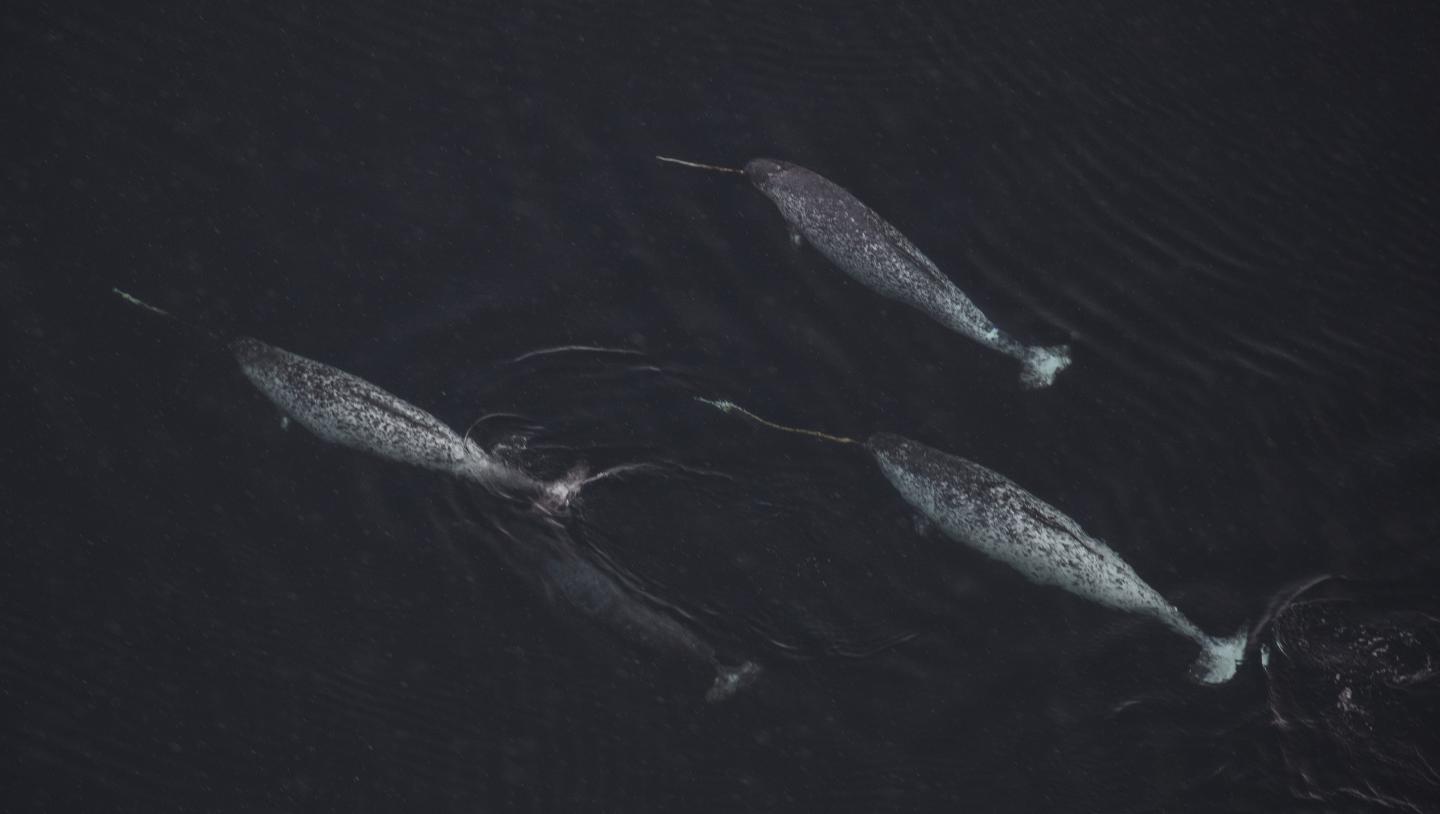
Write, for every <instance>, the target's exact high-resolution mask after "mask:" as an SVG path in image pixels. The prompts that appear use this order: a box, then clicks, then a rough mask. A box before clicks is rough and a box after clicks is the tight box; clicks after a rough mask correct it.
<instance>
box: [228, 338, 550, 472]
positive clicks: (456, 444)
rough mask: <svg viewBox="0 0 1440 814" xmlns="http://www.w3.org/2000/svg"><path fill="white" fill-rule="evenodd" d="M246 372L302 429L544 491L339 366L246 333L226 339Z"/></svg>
mask: <svg viewBox="0 0 1440 814" xmlns="http://www.w3.org/2000/svg"><path fill="white" fill-rule="evenodd" d="M230 349H231V351H232V352H233V353H234V354H235V358H236V360H237V361H238V362H239V363H240V369H241V370H243V371H244V372H245V375H246V377H248V378H249V379H250V381H251V382H253V383H254V384H255V386H256V387H257V388H259V390H260V392H262V393H264V394H265V395H266V396H268V397H269V398H270V400H271V401H273V402H275V405H276V406H277V407H279V408H280V409H281V410H283V411H284V412H285V413H286V414H287V415H289V416H290V417H291V418H292V419H294V420H295V421H296V422H297V423H299V424H301V425H302V426H304V427H305V429H307V430H309V431H310V432H313V433H314V434H315V435H317V436H319V437H320V438H322V439H324V440H326V441H329V442H331V443H334V444H340V445H341V446H347V447H351V448H353V449H358V450H362V451H364V452H368V453H371V454H373V455H378V456H380V457H382V458H388V459H390V460H392V461H400V462H402V463H407V464H413V465H415V466H422V467H425V468H427V469H438V470H441V471H445V472H452V473H454V474H457V475H461V476H464V477H468V478H470V479H472V480H476V481H480V482H482V483H486V484H490V485H498V486H504V487H509V488H514V489H528V490H536V491H543V490H544V489H545V488H546V487H545V486H544V485H542V484H540V483H538V482H537V481H535V480H533V479H531V478H530V477H529V476H527V475H525V474H524V473H523V472H520V471H518V470H515V469H513V468H511V467H507V466H505V465H504V464H502V463H500V462H498V461H496V460H494V459H493V458H491V457H489V456H488V455H486V454H485V453H484V451H482V450H481V449H480V448H479V447H478V446H477V445H475V444H474V443H471V442H467V441H465V440H464V439H462V438H461V437H460V436H459V435H457V434H456V433H455V431H454V430H452V429H450V428H449V427H447V426H445V424H444V423H442V422H441V421H440V420H439V419H438V418H436V417H435V416H433V415H430V414H429V413H427V412H425V411H424V410H421V409H420V408H419V407H416V406H415V405H413V404H410V403H409V402H407V401H404V400H403V399H400V398H398V397H397V396H395V395H393V394H391V393H387V392H386V391H384V390H381V389H380V388H378V387H376V386H375V385H373V384H371V383H369V382H367V381H365V380H364V379H361V378H360V377H358V376H353V375H351V374H349V373H346V372H345V371H343V370H340V369H338V368H334V367H331V366H330V365H327V364H322V363H320V362H317V361H315V360H313V359H307V358H305V357H304V356H300V355H298V354H294V353H291V352H289V351H286V350H281V349H280V348H276V347H272V346H270V345H267V344H265V343H264V342H261V341H259V340H257V339H250V338H248V337H244V338H240V339H236V340H234V341H233V342H231V343H230Z"/></svg>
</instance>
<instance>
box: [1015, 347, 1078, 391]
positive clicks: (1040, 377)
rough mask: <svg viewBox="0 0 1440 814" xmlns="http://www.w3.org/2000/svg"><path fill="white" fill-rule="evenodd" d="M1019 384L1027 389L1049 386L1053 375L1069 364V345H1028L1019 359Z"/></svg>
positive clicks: (1053, 379)
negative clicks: (1042, 346)
mask: <svg viewBox="0 0 1440 814" xmlns="http://www.w3.org/2000/svg"><path fill="white" fill-rule="evenodd" d="M1020 363H1021V365H1023V367H1021V369H1020V384H1021V385H1022V386H1023V387H1024V388H1025V389H1027V390H1038V389H1039V388H1041V387H1049V386H1050V385H1051V384H1053V383H1054V381H1055V376H1056V375H1057V374H1058V373H1059V372H1060V371H1062V370H1064V369H1065V368H1067V367H1069V366H1070V346H1069V345H1052V346H1050V347H1047V348H1041V347H1030V348H1026V349H1025V355H1024V356H1023V357H1022V358H1021V359H1020Z"/></svg>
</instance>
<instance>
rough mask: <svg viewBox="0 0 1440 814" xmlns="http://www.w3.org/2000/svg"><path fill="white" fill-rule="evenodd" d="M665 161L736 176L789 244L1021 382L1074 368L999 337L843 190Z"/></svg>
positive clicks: (1042, 380)
mask: <svg viewBox="0 0 1440 814" xmlns="http://www.w3.org/2000/svg"><path fill="white" fill-rule="evenodd" d="M656 157H657V158H659V159H660V160H661V161H669V162H671V163H676V164H684V165H685V166H689V167H698V168H701V169H708V170H719V171H722V172H731V173H739V174H742V175H744V176H745V177H746V178H748V179H750V183H752V184H754V185H755V188H756V189H759V190H760V191H761V192H762V193H764V194H765V196H766V197H768V198H769V199H770V200H771V201H773V202H774V203H775V206H776V207H777V208H778V209H779V210H780V215H781V216H782V217H783V218H785V222H786V223H787V224H789V227H790V234H791V237H792V239H794V240H795V242H796V243H797V244H798V243H800V242H802V241H806V242H809V243H810V245H812V246H814V247H815V248H816V250H818V251H819V252H820V253H821V254H822V255H824V256H825V257H826V258H827V259H828V260H829V261H830V262H831V263H834V264H835V265H836V266H837V267H839V269H840V270H841V271H843V272H845V273H846V274H848V275H850V276H851V277H853V278H855V279H856V280H858V281H860V283H862V284H863V285H865V286H867V287H869V288H870V289H872V290H873V291H875V292H876V293H878V294H880V295H882V296H885V297H888V298H890V299H892V300H897V301H899V302H903V303H905V304H906V305H909V306H911V307H913V308H915V309H917V310H919V311H921V312H922V313H924V314H925V315H927V316H929V317H930V318H931V319H933V320H935V321H936V322H939V323H940V324H941V325H944V326H945V327H947V328H949V329H950V330H952V331H955V332H956V333H959V334H962V335H964V336H968V337H970V338H971V339H973V340H975V341H976V342H979V343H980V344H981V345H984V346H985V347H987V348H990V349H992V350H996V351H999V352H1000V353H1003V354H1005V355H1006V356H1010V357H1013V358H1015V359H1018V360H1019V361H1020V365H1021V368H1020V383H1021V385H1022V386H1024V387H1026V388H1030V389H1035V388H1040V387H1047V386H1049V385H1050V384H1051V383H1053V382H1054V381H1055V376H1056V374H1058V373H1059V372H1060V371H1062V370H1064V369H1065V368H1066V367H1067V366H1069V364H1070V348H1069V346H1068V345H1054V346H1049V347H1041V346H1037V345H1025V344H1022V343H1021V342H1020V341H1019V340H1016V339H1015V338H1013V337H1011V336H1010V335H1009V334H1007V333H1005V332H1004V331H1002V330H1000V329H999V328H998V327H996V326H995V323H994V322H992V321H991V320H990V318H989V317H987V316H985V313H984V312H983V311H981V310H980V307H979V306H977V305H976V304H975V303H974V302H973V301H972V300H971V299H970V298H969V297H967V296H966V295H965V292H963V291H961V290H960V288H959V286H957V285H955V283H954V282H953V281H952V280H951V279H950V278H949V277H947V276H945V274H944V273H943V272H941V271H940V269H939V268H938V267H937V266H936V265H935V264H934V263H933V262H932V261H931V260H930V258H928V257H926V256H925V255H924V254H923V253H921V251H920V250H919V249H917V248H915V245H914V244H913V243H911V242H910V241H909V240H908V239H906V237H905V236H904V235H902V234H900V230H898V229H896V228H895V227H894V226H891V225H890V224H889V223H888V222H887V221H886V220H885V219H884V218H882V217H880V216H879V215H877V214H876V213H875V211H874V210H872V209H871V208H870V207H868V206H866V205H865V204H863V203H861V202H860V200H859V199H858V198H856V197H855V196H854V195H852V194H850V193H849V192H848V191H847V190H845V189H844V188H843V187H841V186H840V185H839V184H836V183H834V182H833V181H831V180H829V179H828V178H825V177H824V176H822V175H820V174H819V173H816V172H812V171H811V170H807V169H805V168H804V167H800V166H797V165H795V164H790V163H787V162H784V161H774V160H772V159H768V158H757V159H754V160H752V161H750V162H749V163H747V164H746V165H745V169H743V170H737V169H734V168H731V167H717V166H714V165H711V164H697V163H695V162H692V161H680V160H679V159H675V158H667V157H665V156H656Z"/></svg>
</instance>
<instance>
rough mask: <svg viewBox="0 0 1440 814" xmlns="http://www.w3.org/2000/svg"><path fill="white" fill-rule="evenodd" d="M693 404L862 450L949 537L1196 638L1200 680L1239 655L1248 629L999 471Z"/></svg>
mask: <svg viewBox="0 0 1440 814" xmlns="http://www.w3.org/2000/svg"><path fill="white" fill-rule="evenodd" d="M700 401H702V402H704V403H706V404H709V405H710V406H712V407H715V408H716V409H719V410H721V411H722V412H739V413H741V414H743V415H746V416H748V417H749V418H751V419H752V420H754V421H757V422H759V423H760V424H763V425H765V426H767V427H771V428H773V429H778V430H783V431H785V432H796V433H801V434H803V435H809V436H812V437H815V438H821V439H824V440H827V441H833V442H836V443H841V444H854V445H857V446H861V447H863V448H864V449H865V451H866V452H868V453H870V455H871V457H873V458H874V459H875V462H876V463H877V464H879V466H880V471H881V472H882V473H883V474H884V475H885V478H886V480H888V481H890V484H891V485H892V486H894V487H895V490H896V491H897V492H899V493H900V496H901V497H902V498H904V499H905V502H906V503H908V504H910V505H911V506H913V507H914V508H915V509H917V510H919V512H920V513H921V514H923V515H924V516H925V517H926V518H928V519H929V520H930V521H931V522H934V523H935V524H936V525H937V526H939V527H940V529H941V530H942V531H944V532H945V534H946V535H947V536H949V537H950V538H951V539H953V540H955V541H957V542H960V543H963V544H965V545H967V546H970V547H971V548H973V549H975V550H976V551H979V552H980V553H982V554H984V555H986V556H988V557H991V558H993V559H996V560H999V561H1000V562H1003V563H1005V564H1006V565H1009V566H1010V567H1012V568H1014V569H1015V570H1017V571H1019V572H1020V573H1021V574H1024V575H1025V577H1026V578H1027V579H1029V580H1030V581H1031V582H1035V583H1039V584H1041V585H1055V586H1057V587H1060V588H1064V589H1065V590H1067V591H1069V592H1070V593H1073V594H1075V595H1077V596H1081V597H1084V598H1085V599H1089V600H1090V601H1092V602H1096V603H1099V604H1101V605H1105V606H1107V607H1111V608H1116V609H1118V610H1124V611H1130V612H1132V613H1139V614H1143V615H1146V616H1150V617H1152V618H1154V619H1156V620H1158V621H1160V622H1161V623H1163V624H1165V625H1166V626H1167V627H1169V628H1170V629H1172V630H1174V631H1175V632H1177V633H1179V634H1181V635H1182V636H1185V637H1187V638H1189V639H1191V640H1192V641H1194V642H1195V643H1196V644H1198V645H1199V646H1200V648H1201V652H1200V657H1199V658H1198V659H1197V660H1196V662H1195V664H1194V666H1193V667H1192V668H1191V674H1192V675H1193V676H1194V677H1195V678H1196V679H1197V680H1199V681H1201V682H1204V683H1206V684H1221V683H1224V682H1226V681H1228V680H1230V678H1231V677H1232V676H1234V675H1235V671H1236V670H1237V669H1238V668H1239V666H1240V664H1241V662H1242V661H1243V660H1244V657H1245V649H1246V645H1247V643H1248V641H1249V635H1248V631H1243V630H1242V632H1240V633H1238V634H1236V635H1234V636H1231V637H1228V638H1217V637H1214V636H1210V635H1208V634H1206V633H1204V632H1203V631H1201V630H1200V629H1199V628H1198V627H1196V626H1195V624H1194V623H1193V622H1191V621H1190V620H1189V619H1187V618H1185V615H1184V614H1183V613H1181V612H1180V610H1179V609H1177V608H1176V607H1175V606H1174V605H1172V604H1170V603H1169V602H1168V601H1166V599H1165V598H1164V597H1162V596H1161V595H1160V594H1159V593H1158V592H1157V591H1156V590H1155V589H1154V588H1151V587H1150V586H1149V585H1147V584H1146V583H1145V581H1144V580H1143V579H1141V578H1140V575H1139V574H1137V573H1135V569H1133V568H1131V567H1130V565H1129V563H1126V562H1125V561H1124V560H1123V559H1121V558H1120V555H1119V554H1116V553H1115V552H1114V551H1113V550H1111V549H1110V547H1109V546H1107V545H1105V544H1104V543H1102V542H1101V541H1099V540H1097V539H1095V538H1094V537H1091V536H1090V535H1089V534H1086V533H1085V531H1084V529H1082V528H1080V526H1079V525H1078V524H1077V523H1076V522H1075V521H1074V520H1071V519H1070V518H1069V517H1066V516H1065V515H1064V514H1063V513H1061V512H1060V510H1059V509H1056V508H1055V507H1054V506H1051V505H1050V504H1048V503H1046V502H1044V501H1043V500H1041V499H1040V498H1038V497H1036V496H1035V495H1032V494H1030V493H1029V492H1027V491H1026V490H1025V489H1023V488H1021V487H1020V486H1019V485H1018V484H1016V483H1015V482H1014V481H1011V480H1010V479H1009V478H1006V477H1005V476H1004V475H1001V474H1000V473H998V472H995V471H993V470H991V469H987V468H986V467H984V466H981V465H980V464H977V463H975V462H974V461H968V460H966V459H964V458H961V457H959V456H956V455H950V454H947V453H944V452H941V451H939V450H936V449H932V448H930V447H927V446H925V445H924V444H921V443H918V442H916V441H912V440H910V439H908V438H903V437H901V436H899V435H894V434H891V433H884V432H881V433H875V434H874V435H872V436H870V437H869V438H868V439H866V440H865V441H863V442H862V441H857V440H855V439H853V438H846V437H844V436H839V435H830V434H828V433H823V432H816V431H814V430H804V429H799V428H796V427H787V426H784V425H783V424H776V423H774V422H772V421H767V420H766V419H763V418H761V417H759V416H757V415H755V414H754V413H752V412H750V411H749V410H746V409H744V408H743V407H740V406H739V405H737V404H735V403H733V402H729V401H717V400H712V399H700Z"/></svg>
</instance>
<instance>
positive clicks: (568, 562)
mask: <svg viewBox="0 0 1440 814" xmlns="http://www.w3.org/2000/svg"><path fill="white" fill-rule="evenodd" d="M544 575H545V580H546V583H547V584H548V585H549V586H550V587H551V589H552V590H554V591H555V592H557V593H558V594H559V595H560V596H561V597H562V598H564V600H565V601H566V602H567V603H568V604H570V605H571V606H572V607H574V608H575V609H576V610H579V611H581V612H582V613H584V614H585V615H586V616H589V617H591V618H592V619H594V620H595V621H596V622H599V623H600V624H603V625H605V626H606V627H609V628H610V629H611V630H614V631H615V632H616V633H617V634H619V635H620V636H622V637H623V638H625V639H628V640H629V641H631V642H634V643H636V644H639V645H641V646H642V647H646V648H649V649H651V650H657V651H668V652H671V653H676V654H678V655H680V656H682V657H685V658H692V659H696V660H698V661H701V662H703V663H704V664H706V665H708V666H709V667H710V668H711V669H713V670H715V682H714V684H712V685H711V687H710V689H709V691H707V692H706V694H705V700H707V701H711V702H714V701H722V700H724V699H726V698H728V697H730V696H731V695H733V694H734V693H735V692H736V691H737V690H739V689H741V688H743V687H745V686H746V685H748V684H749V683H750V682H751V681H753V680H754V678H755V676H756V675H757V674H758V672H759V668H758V667H757V666H756V665H755V664H754V663H753V662H745V663H744V664H741V665H739V666H733V667H732V666H727V665H724V664H721V663H720V661H719V659H718V657H717V656H716V654H715V649H714V648H713V647H711V646H710V645H709V644H707V643H706V642H705V641H703V640H702V639H701V638H700V637H699V636H696V635H695V634H694V633H692V632H691V631H690V630H689V629H688V628H686V627H685V626H684V625H682V624H681V623H680V622H678V621H676V620H675V619H672V618H671V617H669V616H667V615H665V614H664V613H661V612H660V611H658V610H655V609H653V608H651V607H649V606H648V605H646V604H645V603H643V602H641V601H640V600H638V599H635V598H634V597H632V596H630V594H629V593H627V592H626V591H625V589H623V588H622V587H620V585H619V584H618V583H617V582H616V581H615V580H614V578H612V577H611V576H610V575H609V574H606V573H605V572H604V571H602V570H601V569H600V568H598V567H597V566H595V565H594V564H593V563H591V562H588V561H587V560H585V559H584V558H583V557H581V556H579V555H574V554H572V555H569V556H565V557H562V558H557V559H552V560H550V561H549V562H546V563H545V565H544Z"/></svg>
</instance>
